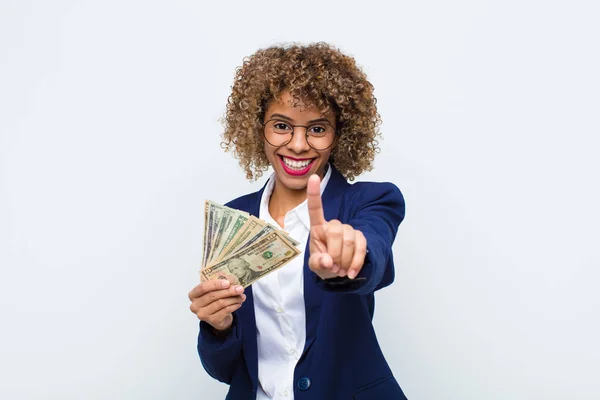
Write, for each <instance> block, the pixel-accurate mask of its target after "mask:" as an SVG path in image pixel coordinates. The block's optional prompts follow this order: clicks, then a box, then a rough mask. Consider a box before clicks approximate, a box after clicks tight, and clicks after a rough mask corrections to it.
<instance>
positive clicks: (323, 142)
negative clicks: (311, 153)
mask: <svg viewBox="0 0 600 400" xmlns="http://www.w3.org/2000/svg"><path fill="white" fill-rule="evenodd" d="M306 133H307V134H308V144H309V145H310V147H312V148H313V149H315V150H325V149H327V148H329V147H330V146H331V145H332V144H333V140H334V139H335V128H334V127H333V126H332V125H330V124H327V123H323V124H318V125H311V126H309V127H308V129H307V130H306Z"/></svg>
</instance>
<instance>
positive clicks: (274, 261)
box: [200, 231, 301, 287]
mask: <svg viewBox="0 0 600 400" xmlns="http://www.w3.org/2000/svg"><path fill="white" fill-rule="evenodd" d="M300 253H301V252H300V250H298V249H297V248H296V247H295V246H294V245H293V244H291V243H290V242H289V241H288V240H287V239H286V238H285V236H284V235H283V234H282V233H281V232H278V231H273V232H271V233H269V234H267V235H265V236H264V237H263V238H261V239H259V240H257V241H255V242H254V243H253V244H251V245H249V246H247V247H246V248H244V249H242V250H239V251H236V252H234V253H233V254H231V255H230V256H229V257H227V258H225V259H223V260H221V261H219V262H217V263H216V264H214V265H212V266H208V267H206V268H204V269H202V270H201V271H200V273H201V277H202V280H203V281H205V280H214V279H228V280H229V281H230V282H231V283H232V284H235V285H242V286H244V287H247V286H250V285H251V284H252V283H253V282H255V281H256V280H258V279H260V278H262V277H263V276H265V275H267V274H269V273H271V272H273V271H275V270H277V269H278V268H281V267H282V266H283V265H285V264H287V263H288V262H290V261H291V260H292V259H294V258H295V257H297V256H298V254H300Z"/></svg>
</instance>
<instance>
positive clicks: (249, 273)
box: [200, 200, 300, 287]
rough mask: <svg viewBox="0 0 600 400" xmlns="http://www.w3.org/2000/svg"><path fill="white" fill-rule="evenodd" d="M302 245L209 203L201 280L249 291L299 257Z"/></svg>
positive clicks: (236, 212) (206, 205)
mask: <svg viewBox="0 0 600 400" xmlns="http://www.w3.org/2000/svg"><path fill="white" fill-rule="evenodd" d="M299 244H300V243H299V242H298V241H296V240H294V239H292V238H291V237H290V236H289V235H288V234H287V233H286V232H284V231H282V230H281V229H278V228H276V227H274V226H273V225H271V224H268V223H267V222H265V221H263V220H261V219H258V218H256V217H254V216H252V215H250V214H248V213H246V212H244V211H240V210H236V209H233V208H229V207H225V206H222V205H220V204H217V203H214V202H212V201H208V200H207V201H206V202H205V203H204V251H203V256H202V269H201V271H200V273H201V279H202V280H203V281H206V280H213V279H228V280H229V281H230V282H231V283H232V284H235V285H242V286H243V287H248V286H250V285H251V284H252V283H253V282H255V281H256V280H258V279H260V278H262V277H263V276H265V275H267V274H268V273H270V272H273V271H275V270H277V269H279V268H281V267H283V266H284V265H285V264H287V263H289V262H290V261H291V260H292V259H293V258H295V257H296V256H298V254H300V250H299V249H298V247H297V246H298V245H299Z"/></svg>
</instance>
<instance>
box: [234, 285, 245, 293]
mask: <svg viewBox="0 0 600 400" xmlns="http://www.w3.org/2000/svg"><path fill="white" fill-rule="evenodd" d="M235 291H236V292H238V293H244V287H243V286H238V287H236V288H235Z"/></svg>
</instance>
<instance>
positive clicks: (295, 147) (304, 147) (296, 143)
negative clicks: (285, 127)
mask: <svg viewBox="0 0 600 400" xmlns="http://www.w3.org/2000/svg"><path fill="white" fill-rule="evenodd" d="M286 147H287V148H288V149H290V150H292V151H293V152H294V153H298V154H300V153H302V152H305V151H308V150H310V146H309V145H308V138H307V137H306V128H305V127H302V126H295V127H294V134H293V135H292V140H290V142H289V143H288V144H287V146H286Z"/></svg>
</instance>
